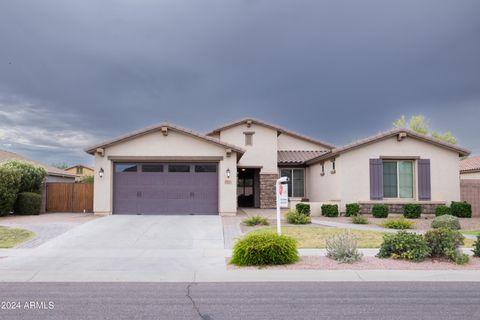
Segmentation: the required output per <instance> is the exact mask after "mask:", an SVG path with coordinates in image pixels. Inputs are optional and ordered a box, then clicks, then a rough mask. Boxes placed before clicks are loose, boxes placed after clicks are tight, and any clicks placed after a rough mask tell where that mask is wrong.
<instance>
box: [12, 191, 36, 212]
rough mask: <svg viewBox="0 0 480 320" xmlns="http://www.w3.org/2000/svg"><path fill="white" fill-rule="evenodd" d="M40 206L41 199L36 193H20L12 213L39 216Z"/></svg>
mask: <svg viewBox="0 0 480 320" xmlns="http://www.w3.org/2000/svg"><path fill="white" fill-rule="evenodd" d="M41 205H42V197H41V196H40V195H39V194H38V193H34V192H21V193H19V194H18V196H17V201H16V202H15V207H14V212H15V214H21V215H31V214H40V207H41Z"/></svg>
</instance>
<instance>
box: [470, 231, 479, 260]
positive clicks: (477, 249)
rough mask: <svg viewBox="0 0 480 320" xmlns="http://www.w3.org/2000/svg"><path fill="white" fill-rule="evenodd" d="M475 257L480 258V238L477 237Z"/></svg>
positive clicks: (474, 248) (474, 245)
mask: <svg viewBox="0 0 480 320" xmlns="http://www.w3.org/2000/svg"><path fill="white" fill-rule="evenodd" d="M472 251H473V256H474V257H479V258H480V236H477V241H475V242H474V243H473V250H472Z"/></svg>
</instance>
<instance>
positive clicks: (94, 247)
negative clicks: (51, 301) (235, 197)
mask: <svg viewBox="0 0 480 320" xmlns="http://www.w3.org/2000/svg"><path fill="white" fill-rule="evenodd" d="M13 250H14V251H12V254H11V255H10V256H9V257H5V258H2V259H0V281H89V280H90V281H118V280H122V281H194V280H195V275H196V273H197V272H207V273H210V272H217V271H225V251H224V241H223V230H222V221H221V218H220V217H218V216H108V217H104V218H100V219H95V220H93V221H89V222H87V223H84V224H82V225H80V226H78V227H75V228H73V229H71V230H69V231H68V232H66V233H64V234H62V235H60V236H58V237H56V238H54V239H52V240H50V241H48V242H46V243H44V244H42V245H40V246H38V247H36V248H29V249H13Z"/></svg>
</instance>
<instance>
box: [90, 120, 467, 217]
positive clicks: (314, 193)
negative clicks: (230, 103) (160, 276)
mask: <svg viewBox="0 0 480 320" xmlns="http://www.w3.org/2000/svg"><path fill="white" fill-rule="evenodd" d="M85 151H86V152H88V153H89V154H92V155H94V156H95V174H96V175H97V177H98V178H96V179H95V188H94V189H95V195H94V211H95V213H96V214H112V213H113V214H218V213H220V214H221V215H235V214H236V212H237V208H238V207H239V206H240V207H258V208H273V207H274V206H275V181H276V179H277V178H278V177H279V176H287V177H289V178H290V182H289V183H288V193H289V199H290V203H291V205H293V204H295V203H297V202H299V201H310V202H311V203H312V205H313V206H314V209H315V210H319V207H320V205H321V204H322V203H336V204H339V205H340V209H341V210H342V211H344V210H345V205H346V204H347V203H349V202H359V203H360V204H361V205H362V210H363V211H368V210H369V209H370V207H371V205H372V204H373V203H386V204H389V205H390V206H391V209H392V211H395V210H398V208H399V207H400V206H399V205H401V204H404V203H412V202H415V203H420V204H422V205H423V206H424V208H425V209H426V210H425V211H426V212H432V210H433V208H434V207H435V206H436V205H439V204H444V203H447V202H449V201H452V200H459V199H460V186H459V172H458V162H459V156H465V155H468V154H469V153H470V152H469V151H468V150H467V149H464V148H461V147H458V146H455V145H451V144H448V143H444V142H441V141H439V140H436V139H433V138H429V137H427V136H425V135H421V134H418V133H415V132H413V131H411V130H408V129H394V130H391V131H388V132H385V133H382V134H379V135H377V136H374V137H371V138H368V139H365V140H362V141H359V142H357V143H354V144H351V145H347V146H344V147H341V148H336V147H335V146H333V145H331V144H329V143H326V142H323V141H320V140H317V139H313V138H310V137H307V136H304V135H301V134H298V133H295V132H293V131H290V130H287V129H285V128H282V127H279V126H276V125H273V124H270V123H267V122H264V121H260V120H257V119H252V118H248V119H242V120H239V121H236V122H233V123H230V124H227V125H225V126H222V127H220V128H217V129H214V130H213V131H211V132H209V133H207V134H206V135H203V134H200V133H197V132H194V131H191V130H188V129H185V128H181V127H178V126H176V125H173V124H169V123H162V124H159V125H155V126H152V127H148V128H145V129H143V130H139V131H136V132H133V133H130V134H127V135H124V136H121V137H118V138H116V139H112V140H109V141H106V142H103V143H100V144H97V145H95V146H92V147H89V148H87V149H86V150H85Z"/></svg>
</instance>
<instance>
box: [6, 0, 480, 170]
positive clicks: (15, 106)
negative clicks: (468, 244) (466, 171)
mask: <svg viewBox="0 0 480 320" xmlns="http://www.w3.org/2000/svg"><path fill="white" fill-rule="evenodd" d="M479 16H480V2H479V1H477V0H472V1H467V0H462V1H457V0H451V1H450V0H445V1H438V0H432V1H423V0H413V1H408V0H402V1H386V0H379V1H365V0H363V1H358V0H351V1H342V0H331V1H320V0H310V1H303V0H295V1H292V0H290V1H283V0H275V1H274V0H270V1H261V0H244V1H236V0H231V1H225V0H217V1H207V0H202V1H194V0H191V1H183V0H172V1H148V0H145V1H138V0H129V1H127V0H123V1H121V0H116V1H90V0H88V1H86V0H82V1H64V0H59V1H47V0H43V1H36V0H35V1H33V0H32V1H23V0H16V1H1V2H0V149H7V150H11V151H15V152H19V153H21V154H23V155H26V156H29V157H31V158H34V159H36V160H39V161H42V162H44V163H47V164H51V163H58V162H66V163H69V164H74V163H77V162H83V163H87V164H91V163H92V162H93V161H92V159H91V157H90V156H88V155H86V154H85V153H84V152H83V148H84V147H85V146H88V145H89V144H92V143H96V142H99V141H101V140H103V139H106V138H110V137H114V136H116V135H119V134H122V133H125V132H128V131H132V130H135V129H138V128H142V127H145V126H147V125H151V124H154V123H157V122H162V121H165V120H167V121H171V122H174V123H177V124H178V125H181V126H185V127H189V128H191V129H195V130H198V131H201V132H204V131H208V130H209V129H211V128H213V127H216V126H218V125H221V124H223V123H225V122H229V121H232V120H235V119H237V118H243V117H246V116H254V117H258V118H261V119H264V120H266V121H269V122H273V123H277V124H279V125H283V126H286V127H288V128H290V129H292V130H295V131H298V132H301V133H304V134H307V135H310V136H312V137H316V138H319V139H321V140H325V141H328V142H331V143H334V144H339V145H341V144H345V143H348V142H351V141H353V140H356V139H358V138H363V137H366V136H369V135H372V134H375V133H377V132H379V131H382V130H385V129H388V128H390V127H391V123H392V121H393V120H394V119H395V118H398V117H399V116H400V115H401V114H402V113H405V114H407V115H410V114H418V113H421V114H424V115H426V116H427V117H428V118H430V120H431V122H430V124H431V128H432V129H436V130H440V131H445V130H452V132H453V133H454V134H455V135H456V136H457V137H458V139H459V143H460V144H461V145H462V146H465V147H468V148H470V149H472V150H473V151H474V153H476V154H480V138H479V134H480V19H479Z"/></svg>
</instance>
